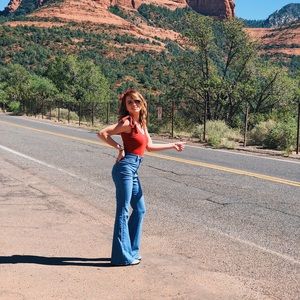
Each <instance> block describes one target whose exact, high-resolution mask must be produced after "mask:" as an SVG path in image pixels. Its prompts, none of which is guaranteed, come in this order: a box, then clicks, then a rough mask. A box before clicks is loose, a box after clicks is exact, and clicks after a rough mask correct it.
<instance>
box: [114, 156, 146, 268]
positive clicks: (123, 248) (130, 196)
mask: <svg viewBox="0 0 300 300" xmlns="http://www.w3.org/2000/svg"><path fill="white" fill-rule="evenodd" d="M142 159H143V158H142V157H140V156H138V155H135V154H130V153H126V155H125V157H124V158H123V159H122V160H120V161H119V162H116V164H115V165H114V167H113V169H112V177H113V180H114V183H115V186H116V200H117V208H116V219H115V225H114V235H113V245H112V256H111V263H112V264H115V265H127V264H130V263H132V262H133V260H135V259H137V258H138V257H139V256H140V252H139V251H140V244H141V234H142V223H143V218H144V214H145V211H146V209H145V202H144V197H143V192H142V188H141V184H140V180H139V178H138V174H137V171H138V168H139V166H140V164H141V162H142ZM130 206H131V207H132V212H131V215H130V217H129V210H130Z"/></svg>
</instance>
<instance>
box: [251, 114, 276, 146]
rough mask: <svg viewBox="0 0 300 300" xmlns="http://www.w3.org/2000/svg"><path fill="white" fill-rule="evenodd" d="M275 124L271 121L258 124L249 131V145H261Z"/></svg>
mask: <svg viewBox="0 0 300 300" xmlns="http://www.w3.org/2000/svg"><path fill="white" fill-rule="evenodd" d="M275 125H276V122H275V121H273V120H268V121H263V122H259V123H258V124H257V125H256V126H255V127H254V128H253V129H252V130H251V131H250V143H251V144H254V145H263V144H264V141H265V140H266V138H267V136H268V135H269V133H270V131H271V130H272V129H273V128H274V126H275Z"/></svg>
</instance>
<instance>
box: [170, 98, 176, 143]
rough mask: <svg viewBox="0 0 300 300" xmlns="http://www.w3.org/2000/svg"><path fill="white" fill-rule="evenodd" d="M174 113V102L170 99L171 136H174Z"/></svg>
mask: <svg viewBox="0 0 300 300" xmlns="http://www.w3.org/2000/svg"><path fill="white" fill-rule="evenodd" d="M174 113H175V102H174V100H172V108H171V137H172V138H174Z"/></svg>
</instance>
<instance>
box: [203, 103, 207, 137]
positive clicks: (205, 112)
mask: <svg viewBox="0 0 300 300" xmlns="http://www.w3.org/2000/svg"><path fill="white" fill-rule="evenodd" d="M206 120H207V99H206V97H205V101H204V120H203V142H206Z"/></svg>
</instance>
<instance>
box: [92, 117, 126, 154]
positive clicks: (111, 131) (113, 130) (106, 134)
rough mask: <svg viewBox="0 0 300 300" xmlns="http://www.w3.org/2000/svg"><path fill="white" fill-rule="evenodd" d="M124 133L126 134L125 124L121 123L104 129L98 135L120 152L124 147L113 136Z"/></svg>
mask: <svg viewBox="0 0 300 300" xmlns="http://www.w3.org/2000/svg"><path fill="white" fill-rule="evenodd" d="M122 132H124V122H122V123H121V122H119V123H116V124H113V125H110V126H107V127H105V128H103V129H102V130H100V131H99V132H98V133H97V136H98V137H99V138H100V139H101V140H103V141H104V142H106V143H107V144H108V145H110V146H112V147H114V148H116V149H118V150H119V149H120V148H122V146H121V145H120V144H119V143H117V142H116V141H115V140H114V139H113V138H112V137H111V136H112V135H118V134H120V133H122Z"/></svg>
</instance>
